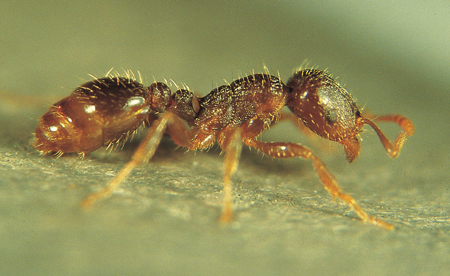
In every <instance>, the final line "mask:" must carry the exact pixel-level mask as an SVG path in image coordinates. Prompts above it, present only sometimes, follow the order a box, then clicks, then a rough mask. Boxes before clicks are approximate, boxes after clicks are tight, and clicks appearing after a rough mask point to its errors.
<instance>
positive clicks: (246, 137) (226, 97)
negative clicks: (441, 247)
mask: <svg viewBox="0 0 450 276" xmlns="http://www.w3.org/2000/svg"><path fill="white" fill-rule="evenodd" d="M284 106H287V107H288V108H289V109H290V110H291V112H292V113H293V115H295V116H293V115H290V116H289V115H287V116H284V115H282V113H281V109H282V108H283V107H284ZM282 117H283V118H289V119H292V120H293V121H298V120H301V121H302V122H303V123H304V124H305V125H306V126H307V127H308V128H309V129H311V130H312V131H313V132H314V133H316V134H318V135H319V136H321V137H323V138H326V139H328V140H331V141H335V142H338V143H341V144H342V145H343V146H344V150H345V153H346V155H347V160H348V161H349V162H352V161H354V160H355V159H356V158H357V157H358V154H359V152H360V141H359V134H360V133H361V132H362V127H363V126H364V125H365V124H368V125H369V126H371V127H372V128H373V129H374V130H375V132H376V133H377V134H378V136H379V138H380V140H381V143H382V144H383V146H384V148H385V149H386V151H387V153H388V154H389V155H390V156H391V157H397V156H398V154H399V152H400V149H401V147H402V145H403V143H404V141H405V139H406V136H407V135H408V136H411V135H412V134H413V132H414V126H413V124H412V123H411V121H409V120H408V119H407V118H405V117H403V116H401V115H387V116H376V117H375V116H371V115H370V116H364V115H363V114H362V113H361V111H360V110H359V109H358V107H357V105H356V103H355V102H354V101H353V99H352V98H351V96H350V94H349V93H348V92H347V90H345V89H344V88H343V87H342V86H340V85H339V84H338V83H337V82H336V81H335V80H334V79H333V78H331V76H330V75H329V74H327V73H326V72H325V71H319V70H316V69H307V70H299V71H297V72H296V73H295V74H294V75H293V76H292V77H291V78H290V79H289V81H288V82H287V84H284V83H283V82H282V81H281V80H280V78H278V77H275V76H271V75H269V74H252V75H249V76H247V77H244V78H240V79H238V80H235V81H234V82H232V83H231V84H229V85H223V86H220V87H218V88H216V89H214V90H212V91H211V93H209V94H208V95H206V96H204V97H202V98H199V97H196V96H195V95H194V94H193V93H192V92H191V91H189V90H186V89H179V90H177V91H176V92H175V93H173V94H172V93H171V91H170V89H169V87H168V86H167V85H166V84H164V83H159V82H155V83H153V84H151V85H150V86H149V87H144V86H143V85H142V84H141V83H140V82H137V81H136V80H135V78H133V77H130V76H127V77H120V76H115V77H112V76H108V75H107V77H106V78H102V79H97V78H95V79H94V80H92V81H89V82H87V83H85V84H83V85H81V86H79V87H78V88H77V89H76V90H75V91H73V92H72V94H71V95H70V96H68V97H66V98H64V99H62V100H61V101H59V102H57V103H56V104H54V105H53V106H52V107H50V109H49V110H48V111H47V112H46V113H45V114H44V115H43V116H42V117H41V118H40V120H39V125H38V127H37V129H36V132H35V133H34V136H35V140H34V146H35V147H36V149H37V150H38V151H40V152H41V153H43V154H47V153H51V152H52V153H56V155H57V156H61V155H62V154H63V153H69V152H76V153H78V154H81V155H84V154H85V153H89V152H91V151H94V150H96V149H98V148H100V147H110V146H114V145H117V144H120V143H123V142H124V141H125V140H126V139H127V138H128V137H129V136H130V135H131V134H133V133H134V132H135V130H136V129H138V128H139V127H140V126H142V125H145V126H149V127H150V129H149V132H148V134H147V135H146V137H145V138H144V139H143V140H142V142H141V143H140V145H139V147H138V148H137V149H136V151H135V153H134V154H133V157H132V159H131V161H129V162H128V163H127V164H126V165H125V167H124V168H123V169H122V170H121V171H120V172H119V173H118V175H117V176H116V177H115V178H114V179H113V180H112V181H111V182H110V183H109V184H108V186H106V187H105V188H104V189H103V190H101V191H99V192H97V193H94V194H91V195H90V196H88V197H87V198H86V199H84V200H83V202H82V205H83V206H85V207H87V206H90V205H92V204H93V203H94V202H95V201H97V200H98V199H100V198H102V197H105V196H108V195H109V194H110V193H111V191H112V190H113V189H114V188H115V187H117V186H118V185H119V184H120V183H121V182H123V181H124V180H125V179H126V177H127V176H128V175H129V174H130V172H131V171H132V170H133V168H135V167H136V166H138V165H139V164H141V163H142V161H143V160H148V159H149V158H151V157H152V156H153V154H154V152H155V150H156V148H157V146H158V144H159V142H160V140H161V137H162V135H163V134H164V133H165V132H167V133H168V134H169V135H170V136H171V137H172V139H173V140H174V141H175V143H176V144H178V145H179V146H182V147H186V148H188V149H190V150H197V149H208V148H210V147H211V146H213V145H214V144H215V143H216V142H217V143H218V144H219V145H220V147H221V148H222V151H224V152H225V176H224V187H223V193H224V206H223V208H224V209H223V211H222V215H221V217H220V221H221V222H229V221H231V220H232V218H233V213H232V211H231V203H232V196H231V194H232V189H231V180H230V178H231V176H232V175H233V173H234V172H235V171H236V169H237V166H238V161H239V155H240V153H241V148H242V143H244V144H246V145H247V146H250V147H253V148H256V149H258V150H259V151H261V152H263V153H264V154H266V155H269V156H272V157H278V158H287V157H302V158H305V159H310V160H311V161H312V163H313V165H314V168H315V170H316V171H317V174H318V175H319V178H320V180H321V182H322V184H323V185H324V186H325V189H327V191H328V192H329V193H330V194H331V196H332V197H333V198H336V197H337V198H340V199H341V200H343V201H344V202H346V203H347V204H348V205H350V206H351V207H352V208H353V209H354V210H355V212H356V213H357V215H358V216H359V217H360V218H361V219H362V220H363V221H365V222H368V223H372V224H374V225H378V226H381V227H384V228H388V229H391V228H392V227H393V226H392V225H391V224H389V223H386V222H384V221H382V220H379V219H377V218H375V217H372V216H370V215H368V214H367V213H366V212H365V211H363V210H362V208H361V207H360V206H359V205H358V204H357V203H356V201H355V200H354V199H353V198H352V197H351V196H350V195H348V194H346V193H344V192H343V190H342V189H341V188H340V187H339V185H338V183H337V182H336V180H335V178H334V176H333V175H332V174H331V172H330V171H329V170H328V168H327V167H326V166H325V164H323V163H322V161H321V160H320V159H319V158H318V157H317V156H316V155H315V154H314V153H312V151H311V150H310V149H308V148H306V147H304V146H302V145H300V144H295V143H288V142H271V143H266V142H260V141H257V140H256V137H257V136H258V135H260V134H261V133H262V132H263V131H265V130H267V129H268V128H269V127H270V126H272V125H273V124H275V123H276V122H277V121H278V120H279V119H281V118H282ZM374 121H385V122H394V123H396V124H398V125H399V126H400V127H401V128H402V131H401V132H400V134H399V135H398V136H397V138H396V139H395V141H394V143H391V142H390V141H389V140H388V139H387V138H386V136H385V135H384V134H383V133H382V132H381V130H380V129H379V128H378V127H377V125H375V123H374Z"/></svg>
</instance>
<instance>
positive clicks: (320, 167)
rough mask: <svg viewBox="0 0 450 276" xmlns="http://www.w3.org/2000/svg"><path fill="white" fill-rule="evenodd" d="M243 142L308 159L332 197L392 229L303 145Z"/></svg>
mask: <svg viewBox="0 0 450 276" xmlns="http://www.w3.org/2000/svg"><path fill="white" fill-rule="evenodd" d="M244 142H245V144H247V145H248V146H250V147H254V148H256V149H258V150H260V151H261V152H263V153H264V154H267V155H269V156H272V157H278V158H283V157H285V158H288V157H302V158H305V159H310V160H311V161H312V163H313V165H314V168H315V170H316V172H317V174H318V175H319V178H320V180H321V182H322V184H323V185H324V187H325V189H326V190H327V191H328V192H329V193H330V194H331V196H332V197H333V198H339V199H341V200H342V201H344V202H346V203H347V204H348V205H349V206H350V207H352V208H353V210H355V212H356V214H357V215H358V216H359V217H360V218H361V219H362V220H363V221H364V222H368V223H371V224H374V225H376V226H380V227H383V228H386V229H393V227H394V226H393V225H392V224H389V223H387V222H384V221H382V220H380V219H377V218H375V217H372V216H370V215H368V214H367V213H366V212H365V211H364V210H363V209H362V208H361V207H360V206H359V205H358V203H356V201H355V199H354V198H353V197H351V196H350V195H348V194H346V193H344V191H343V190H342V189H341V187H339V184H338V183H337V182H336V179H335V178H334V176H333V174H331V172H330V171H329V170H328V168H327V167H326V166H325V164H324V163H323V162H322V161H321V160H320V159H319V158H318V157H317V156H316V155H314V154H313V153H312V151H311V150H310V149H308V148H306V147H304V146H301V145H299V144H294V143H283V142H280V143H263V142H259V141H256V140H255V139H254V138H247V139H245V141H244Z"/></svg>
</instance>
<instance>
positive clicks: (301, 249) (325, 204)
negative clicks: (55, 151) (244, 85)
mask: <svg viewBox="0 0 450 276" xmlns="http://www.w3.org/2000/svg"><path fill="white" fill-rule="evenodd" d="M449 14H450V4H449V3H448V2H447V1H432V2H431V1H427V2H424V1H395V2H389V3H388V2H367V1H362V2H355V1H339V2H338V1H213V2H210V1H167V2H162V1H72V2H71V1H45V2H37V1H1V2H0V176H1V177H0V240H1V242H0V263H1V266H0V274H2V275H20V274H21V275H30V274H42V275H87V274H89V275H97V274H98V275H105V274H133V275H139V274H145V275H164V274H166V275H181V274H183V275H256V274H258V275H279V274H284V275H328V274H335V275H344V274H345V275H393V274H395V275H444V274H446V273H448V271H449V270H450V265H449V264H450V258H449V256H450V252H449V248H450V240H449V239H450V226H449V223H450V218H449V210H450V209H449V208H450V204H449V200H450V191H449V179H450V175H449V170H448V168H449V164H450V158H449V143H448V137H450V133H449V129H450V128H449V127H448V122H447V121H448V117H449V109H448V103H449V97H450V96H449V95H450V94H449V87H450V78H449V76H450V51H449V45H450V29H449V26H450V17H449ZM302 64H303V65H306V64H308V65H309V66H317V67H318V68H319V69H328V70H329V72H331V73H332V74H333V75H334V76H335V77H339V78H338V80H339V81H340V82H341V83H342V84H345V85H346V88H347V89H348V90H349V91H350V92H351V93H352V95H353V96H354V98H355V99H356V100H357V102H358V104H359V105H360V106H361V107H364V108H365V110H369V111H370V112H372V113H375V114H387V113H400V114H403V115H405V116H407V117H408V118H410V119H411V120H412V121H413V122H414V123H415V126H416V133H415V135H414V136H413V137H411V138H410V139H408V141H407V142H406V144H405V146H404V148H403V151H402V153H401V155H400V156H399V158H397V159H396V160H392V159H390V158H388V157H387V156H386V154H385V153H384V152H383V148H382V146H381V144H380V143H379V141H378V139H377V137H376V135H375V134H374V132H373V131H371V130H369V129H368V130H367V132H365V133H363V135H362V138H363V144H362V152H361V156H360V158H359V159H358V160H357V161H355V162H354V164H351V165H350V164H348V163H347V162H346V161H345V157H344V154H343V152H342V149H340V148H336V147H331V148H330V147H329V144H328V143H324V142H323V141H320V140H313V141H310V140H308V139H305V138H304V137H302V135H301V134H299V133H298V132H297V131H296V129H295V128H294V127H292V126H290V125H289V124H284V123H283V124H280V125H278V126H275V127H274V128H273V131H271V132H270V133H267V134H265V135H263V137H262V138H261V139H262V140H265V141H273V140H275V141H294V142H301V143H305V144H307V145H308V146H309V147H311V148H312V149H314V150H315V152H316V153H317V155H319V156H320V157H321V158H323V160H324V162H325V163H326V164H327V165H328V166H329V168H330V170H331V171H332V172H334V173H335V175H336V178H337V179H338V182H339V183H340V184H341V186H342V187H343V189H344V190H345V191H346V192H348V193H350V194H351V195H352V196H354V197H355V198H356V200H357V201H358V202H360V204H361V205H362V206H363V208H365V209H366V210H367V211H368V212H369V213H371V214H374V215H377V216H379V217H382V218H383V219H385V220H386V221H388V222H390V223H393V224H395V225H396V230H394V231H391V232H390V231H386V230H383V229H377V228H375V227H373V226H370V225H365V224H363V223H361V222H360V221H359V220H357V219H355V214H354V213H353V212H352V211H351V210H349V209H348V208H347V207H346V206H345V205H343V204H339V203H335V202H334V201H333V200H332V199H331V197H330V196H329V195H328V193H327V192H326V191H325V190H324V189H323V187H322V186H321V184H320V182H319V180H318V178H317V176H316V174H315V172H314V171H313V169H312V166H311V164H310V163H309V162H308V161H304V160H300V159H292V160H274V159H271V158H268V157H261V154H258V153H256V152H255V151H254V150H253V151H249V150H244V152H243V156H242V160H241V162H240V167H239V169H238V172H237V173H236V175H235V176H234V177H233V183H234V190H233V191H234V194H235V200H234V207H235V210H236V217H237V218H236V221H235V223H233V224H232V225H230V226H229V227H220V226H219V225H218V224H217V223H216V220H217V218H218V215H219V213H220V206H221V205H220V204H221V198H222V197H221V196H222V193H221V189H222V180H221V179H222V166H223V165H222V163H223V162H222V159H223V156H222V155H219V154H220V150H219V149H217V148H213V149H212V150H210V151H209V152H197V153H194V152H188V153H186V152H185V150H184V149H177V148H176V146H175V145H174V144H173V143H172V142H171V141H170V139H167V140H164V141H163V142H162V145H161V147H160V148H159V150H158V151H157V153H156V156H155V157H154V158H153V159H152V160H151V161H150V163H149V164H146V165H143V166H141V167H140V168H138V169H137V170H136V171H135V172H134V173H133V174H132V176H131V177H130V178H129V179H128V180H127V182H126V183H125V184H124V185H123V186H122V187H120V188H119V189H118V190H117V191H116V192H115V193H114V194H113V196H112V197H111V198H109V199H107V200H104V201H102V202H101V203H99V204H98V205H96V206H95V207H94V208H93V209H92V210H91V211H90V212H87V213H86V212H82V211H81V210H80V209H79V208H78V203H79V201H80V200H81V199H82V198H83V197H84V196H86V195H87V194H89V193H91V192H93V191H96V190H98V189H100V188H101V187H103V186H104V185H106V183H107V182H108V181H109V180H110V179H112V177H113V176H114V175H115V174H116V173H117V172H118V170H120V168H121V167H122V166H123V165H124V163H125V162H127V161H128V160H129V158H130V156H131V154H132V153H133V150H134V149H135V148H136V146H137V144H138V143H139V139H135V140H134V141H132V142H130V143H129V144H128V145H127V146H126V147H125V148H124V150H122V151H114V152H112V153H110V154H107V153H106V152H105V151H104V150H99V151H98V152H95V153H93V154H90V155H88V156H86V158H85V159H84V160H79V159H78V158H77V157H76V156H74V155H66V156H63V157H62V158H60V159H54V158H52V157H51V156H40V155H39V154H38V153H37V152H35V151H34V149H33V148H32V147H30V146H29V140H30V139H31V137H32V133H33V130H34V128H35V127H36V125H37V121H38V118H39V116H40V115H42V114H43V113H44V112H45V111H46V109H47V108H48V106H49V105H51V104H52V103H54V102H55V101H57V100H59V99H61V98H62V97H64V96H66V95H68V94H69V93H70V91H72V90H73V89H74V88H75V87H76V86H77V85H79V84H82V83H83V82H85V81H88V80H90V79H91V77H90V76H89V74H92V75H95V76H103V75H104V74H106V73H107V72H108V71H109V70H110V69H111V68H114V70H117V71H119V72H122V71H123V70H128V69H131V70H133V71H134V72H135V73H136V74H137V72H140V74H141V75H142V76H143V78H144V82H145V83H146V84H149V83H151V82H152V81H154V80H156V81H164V79H167V80H170V79H171V80H173V81H174V82H175V83H177V84H186V85H188V86H189V87H190V89H192V90H194V91H195V92H196V93H198V94H199V95H205V94H207V93H208V92H209V91H210V90H212V89H213V88H215V87H216V86H218V85H223V84H225V81H228V82H230V81H232V80H233V79H235V78H238V77H240V76H244V75H247V74H249V73H252V72H253V71H254V72H263V70H264V66H266V67H267V68H268V69H269V70H270V72H272V73H273V74H279V75H280V76H281V77H282V78H283V80H285V81H286V80H287V79H288V78H289V76H290V75H291V74H292V72H293V70H294V69H296V68H298V67H299V66H300V65H302ZM224 80H225V81H224ZM380 127H381V128H382V129H383V130H385V131H386V133H387V135H388V136H389V137H391V138H393V137H394V136H395V135H396V134H397V133H398V128H397V127H395V126H392V125H386V124H380Z"/></svg>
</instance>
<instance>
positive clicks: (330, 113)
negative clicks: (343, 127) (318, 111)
mask: <svg viewBox="0 0 450 276" xmlns="http://www.w3.org/2000/svg"><path fill="white" fill-rule="evenodd" d="M325 119H326V120H327V122H328V123H329V124H331V125H332V124H334V123H336V121H337V120H338V114H337V112H336V110H335V109H332V110H327V113H326V114H325Z"/></svg>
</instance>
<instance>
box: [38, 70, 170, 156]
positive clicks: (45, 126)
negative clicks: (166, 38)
mask: <svg viewBox="0 0 450 276" xmlns="http://www.w3.org/2000/svg"><path fill="white" fill-rule="evenodd" d="M153 88H156V89H157V88H161V87H156V86H153ZM163 88H164V87H163ZM168 93H169V97H170V90H169V92H168ZM163 94H164V93H163ZM166 94H167V93H166ZM163 98H164V97H163ZM166 98H167V97H166ZM151 100H154V99H153V98H152V97H151V96H150V93H149V89H148V88H145V87H144V86H143V85H142V84H140V83H138V82H136V81H134V80H132V79H130V78H120V77H112V78H103V79H94V80H92V81H90V82H87V83H85V84H83V85H81V86H79V87H78V88H77V89H75V91H73V92H72V93H71V95H70V96H68V97H66V98H64V99H62V100H61V101H59V102H57V103H55V104H54V105H53V106H51V107H50V109H49V110H48V111H47V112H46V113H45V114H44V115H43V116H42V117H41V119H40V120H39V125H38V127H37V128H36V131H35V134H34V137H35V141H34V143H35V147H36V149H37V150H38V151H40V152H41V153H43V154H46V153H50V152H56V153H57V154H58V155H61V154H63V153H70V152H76V153H79V154H84V153H88V152H92V151H94V150H96V149H98V148H100V147H102V146H112V145H114V144H117V143H119V142H121V141H124V140H126V139H127V138H128V137H129V136H130V135H131V134H132V133H133V132H134V131H135V130H136V129H137V128H138V127H139V126H141V125H142V123H143V122H144V121H146V120H148V118H149V115H150V114H151V113H152V112H153V111H152V110H151V108H150V107H151V102H150V101H151ZM160 101H161V100H160ZM163 101H164V100H163ZM150 118H151V117H150Z"/></svg>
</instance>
